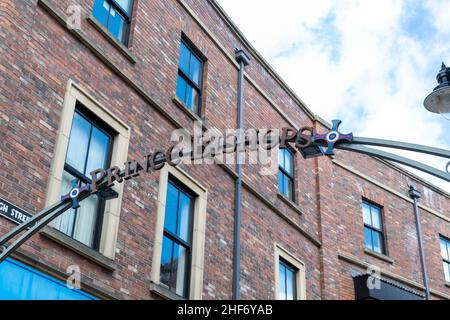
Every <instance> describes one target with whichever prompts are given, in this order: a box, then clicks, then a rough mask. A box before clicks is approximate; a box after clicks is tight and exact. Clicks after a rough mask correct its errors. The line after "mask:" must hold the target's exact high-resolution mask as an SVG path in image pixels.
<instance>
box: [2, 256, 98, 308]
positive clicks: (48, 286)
mask: <svg viewBox="0 0 450 320" xmlns="http://www.w3.org/2000/svg"><path fill="white" fill-rule="evenodd" d="M95 299H96V298H95V297H93V296H91V295H90V294H87V293H85V292H83V291H81V290H71V289H69V288H68V287H67V286H66V284H65V283H64V282H62V281H59V280H57V279H55V278H53V277H50V276H48V275H46V274H44V273H42V272H39V271H37V270H36V269H33V268H31V267H29V266H27V265H24V264H23V263H20V262H18V261H15V260H11V259H7V260H5V261H3V262H2V263H1V264H0V300H95Z"/></svg>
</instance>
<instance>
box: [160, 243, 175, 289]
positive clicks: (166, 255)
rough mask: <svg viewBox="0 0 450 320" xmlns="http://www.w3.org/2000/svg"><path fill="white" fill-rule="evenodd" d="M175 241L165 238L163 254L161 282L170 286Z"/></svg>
mask: <svg viewBox="0 0 450 320" xmlns="http://www.w3.org/2000/svg"><path fill="white" fill-rule="evenodd" d="M172 248H173V241H172V240H170V239H169V238H167V237H166V236H164V239H163V246H162V252H161V268H160V272H159V281H161V283H163V284H165V285H167V286H170V272H171V264H172Z"/></svg>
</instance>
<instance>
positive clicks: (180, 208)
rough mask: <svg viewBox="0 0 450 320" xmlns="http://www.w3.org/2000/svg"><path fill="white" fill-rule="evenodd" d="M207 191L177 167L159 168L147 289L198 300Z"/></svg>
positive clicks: (161, 293)
mask: <svg viewBox="0 0 450 320" xmlns="http://www.w3.org/2000/svg"><path fill="white" fill-rule="evenodd" d="M207 198H208V191H207V189H206V188H205V187H203V186H202V185H201V184H199V183H198V182H197V181H196V180H195V179H194V178H193V177H191V176H190V175H189V174H188V173H187V172H186V171H184V170H183V169H181V168H179V167H173V166H168V165H166V166H164V167H163V168H162V169H161V170H160V176H159V190H158V208H157V215H156V227H155V238H154V241H153V243H154V245H153V258H152V272H151V277H150V279H151V282H150V291H151V292H153V293H155V294H158V295H162V296H164V297H166V298H168V299H179V298H180V296H182V297H185V298H189V299H192V300H201V299H202V292H203V273H204V264H203V260H204V255H205V235H206V207H207Z"/></svg>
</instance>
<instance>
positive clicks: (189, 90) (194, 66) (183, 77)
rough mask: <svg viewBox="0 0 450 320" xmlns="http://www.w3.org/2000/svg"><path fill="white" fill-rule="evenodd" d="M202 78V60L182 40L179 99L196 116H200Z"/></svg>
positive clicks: (178, 80)
mask: <svg viewBox="0 0 450 320" xmlns="http://www.w3.org/2000/svg"><path fill="white" fill-rule="evenodd" d="M202 77H203V61H202V59H200V58H199V56H198V55H196V54H195V53H194V51H193V50H192V49H191V48H190V47H189V46H188V45H187V43H186V42H185V41H184V40H182V41H181V45H180V62H179V64H178V79H177V97H178V98H179V99H180V100H181V101H183V103H184V104H185V105H186V107H188V108H189V109H190V110H192V111H193V112H195V113H196V114H200V103H201V95H202V89H201V88H202Z"/></svg>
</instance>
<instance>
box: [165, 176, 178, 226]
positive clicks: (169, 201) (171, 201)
mask: <svg viewBox="0 0 450 320" xmlns="http://www.w3.org/2000/svg"><path fill="white" fill-rule="evenodd" d="M178 193H179V192H178V189H177V188H176V187H175V186H174V185H173V184H171V183H169V184H168V186H167V198H166V213H165V215H164V229H166V230H168V231H170V232H172V233H173V234H176V229H177V211H178Z"/></svg>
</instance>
